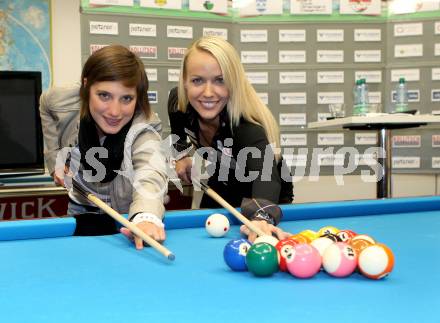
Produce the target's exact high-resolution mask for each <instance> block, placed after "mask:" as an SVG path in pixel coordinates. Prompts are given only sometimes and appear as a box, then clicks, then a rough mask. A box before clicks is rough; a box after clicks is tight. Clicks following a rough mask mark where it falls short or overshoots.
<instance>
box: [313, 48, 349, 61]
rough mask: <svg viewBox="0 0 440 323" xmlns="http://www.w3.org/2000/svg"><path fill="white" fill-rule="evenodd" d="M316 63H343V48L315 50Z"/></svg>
mask: <svg viewBox="0 0 440 323" xmlns="http://www.w3.org/2000/svg"><path fill="white" fill-rule="evenodd" d="M316 62H317V63H343V62H344V51H343V50H317V51H316Z"/></svg>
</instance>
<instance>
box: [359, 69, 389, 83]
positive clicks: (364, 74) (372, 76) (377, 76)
mask: <svg viewBox="0 0 440 323" xmlns="http://www.w3.org/2000/svg"><path fill="white" fill-rule="evenodd" d="M354 77H355V79H356V80H360V79H365V81H366V82H367V83H381V82H382V71H356V72H355V73H354Z"/></svg>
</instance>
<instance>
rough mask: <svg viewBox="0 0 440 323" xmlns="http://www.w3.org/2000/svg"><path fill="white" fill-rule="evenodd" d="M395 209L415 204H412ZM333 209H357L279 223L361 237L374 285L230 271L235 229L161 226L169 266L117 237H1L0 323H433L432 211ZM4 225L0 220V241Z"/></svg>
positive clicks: (435, 245) (439, 217)
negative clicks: (388, 261) (389, 266)
mask: <svg viewBox="0 0 440 323" xmlns="http://www.w3.org/2000/svg"><path fill="white" fill-rule="evenodd" d="M422 200H423V199H422ZM405 201H407V202H409V204H411V205H413V206H414V205H415V204H417V203H420V205H422V204H423V207H422V208H425V207H426V203H421V202H420V199H406V200H405ZM423 201H424V202H427V201H428V200H426V199H425V200H423ZM430 201H431V202H438V201H439V200H438V199H437V198H434V199H431V200H430ZM370 203H374V207H375V208H377V207H380V206H381V204H380V203H381V202H380V201H377V202H371V201H370ZM439 205H440V203H439ZM335 206H338V207H339V208H340V209H341V210H345V209H344V206H345V208H346V209H349V208H358V205H357V204H356V203H351V202H349V203H336V204H333V203H328V204H319V205H318V204H313V205H303V206H298V207H302V208H306V209H307V207H308V208H309V209H308V211H310V210H311V209H313V208H315V210H314V211H313V212H315V211H316V208H317V207H318V210H319V212H321V213H322V214H323V218H314V219H297V220H294V221H293V220H291V221H284V222H283V223H282V224H281V226H282V227H283V228H284V229H286V230H288V231H291V232H299V231H301V230H303V229H312V230H318V229H319V228H320V227H322V226H325V225H334V226H336V227H339V228H340V229H344V228H345V229H351V230H354V231H356V232H358V233H366V234H369V235H371V236H372V237H374V238H375V239H376V240H378V241H380V242H383V243H385V244H387V245H388V246H389V247H390V248H391V249H392V250H393V252H394V254H395V257H396V264H395V269H394V271H393V272H392V273H391V275H389V276H388V277H387V278H385V279H383V280H380V281H373V280H369V279H366V278H364V277H362V276H361V275H359V274H353V275H352V276H350V277H348V278H342V279H338V278H333V277H330V276H328V275H327V274H325V273H323V272H321V273H319V274H318V275H317V276H315V277H314V278H312V279H305V280H303V279H297V278H294V277H292V276H290V275H289V274H287V273H282V272H279V273H276V274H275V275H273V276H272V277H270V278H257V277H254V276H253V275H252V274H250V273H248V272H240V273H238V272H232V271H231V270H230V269H229V268H228V267H227V266H226V265H225V264H224V262H223V257H222V252H223V248H224V246H225V245H226V243H227V242H228V241H229V240H230V239H233V238H237V237H239V236H240V234H239V228H238V226H237V225H234V226H233V227H232V228H231V230H230V232H229V233H228V234H227V236H226V237H223V238H217V239H216V238H210V237H208V236H207V233H206V232H205V230H204V229H203V228H200V227H196V228H183V229H177V228H175V229H170V230H168V231H167V235H168V236H167V240H166V243H165V245H166V247H167V248H169V249H170V250H172V251H173V252H174V253H175V255H176V260H175V261H174V262H169V261H168V260H166V259H165V258H164V257H163V256H162V255H160V254H158V253H157V252H155V251H154V250H152V249H151V248H146V249H144V250H143V251H136V250H135V249H134V248H133V247H132V246H131V245H130V243H129V242H128V241H127V240H126V239H125V238H124V237H123V236H121V235H114V236H101V237H70V236H65V237H56V238H45V239H26V240H13V241H2V242H0V259H2V260H1V266H0V308H1V311H2V314H3V317H4V319H2V321H4V322H8V323H11V322H153V321H154V322H279V321H281V320H282V321H284V322H417V323H419V322H439V317H440V294H439V293H438V291H437V288H439V287H440V278H439V271H438V270H439V268H440V248H439V246H440V234H439V232H440V210H428V211H423V212H418V211H414V210H410V211H412V212H409V213H407V212H404V210H405V209H407V207H406V206H405V205H404V204H401V205H400V206H399V207H403V209H399V212H394V213H392V214H387V213H384V214H376V215H363V216H360V215H358V216H344V217H335V218H333V217H329V214H327V213H329V212H330V210H334V207H335ZM332 207H333V209H332ZM382 207H383V208H385V209H386V205H385V204H383V205H382ZM430 208H431V207H430ZM438 208H439V209H440V206H439V207H438ZM297 210H298V209H297ZM327 211H328V212H327ZM290 212H293V211H292V210H291V209H288V211H287V213H289V214H290ZM341 212H343V211H341ZM356 212H359V210H356ZM324 213H326V214H325V215H324ZM182 214H183V213H178V214H175V215H176V217H177V218H179V217H180V216H182ZM187 214H188V216H191V215H193V214H197V212H187ZM289 214H287V217H286V218H289V216H290V215H289ZM199 215H200V216H202V215H201V214H199ZM333 216H337V214H335V215H333ZM171 218H172V216H171ZM40 223H42V222H40ZM7 225H10V224H4V223H0V234H1V232H2V231H1V229H2V226H7ZM169 225H170V226H171V225H172V223H169ZM16 230H20V229H19V228H18V229H16Z"/></svg>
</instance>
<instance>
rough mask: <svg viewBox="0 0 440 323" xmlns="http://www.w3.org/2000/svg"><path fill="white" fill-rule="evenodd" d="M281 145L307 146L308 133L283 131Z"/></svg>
mask: <svg viewBox="0 0 440 323" xmlns="http://www.w3.org/2000/svg"><path fill="white" fill-rule="evenodd" d="M280 142H281V146H306V145H307V134H305V133H282V134H281V139H280Z"/></svg>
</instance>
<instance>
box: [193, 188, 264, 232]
mask: <svg viewBox="0 0 440 323" xmlns="http://www.w3.org/2000/svg"><path fill="white" fill-rule="evenodd" d="M199 184H200V187H201V188H202V190H203V192H205V193H206V194H208V195H209V196H210V197H211V198H212V199H213V200H214V201H216V202H217V203H218V204H220V205H221V206H223V207H224V208H225V209H227V210H228V211H229V212H231V213H232V215H234V216H235V217H236V218H237V219H238V220H239V221H240V222H241V223H243V224H244V225H245V226H247V227H248V228H249V230H251V231H253V232H255V233H256V234H257V235H258V236H264V235H267V233H264V232H263V231H262V230H261V229H260V228H259V227H257V226H256V225H255V224H253V223H252V222H251V221H250V220H249V219H248V218H247V217H245V216H244V215H243V214H241V213H240V212H238V211H237V210H236V209H235V208H234V207H233V206H232V205H231V204H229V203H228V202H226V200H225V199H224V198H223V197H221V196H220V195H219V194H217V192H215V191H214V190H213V189H212V188H210V187H209V186H208V185H207V184H205V183H202V182H199Z"/></svg>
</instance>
